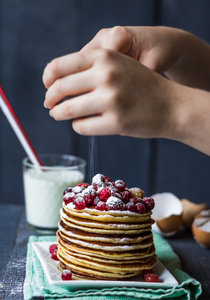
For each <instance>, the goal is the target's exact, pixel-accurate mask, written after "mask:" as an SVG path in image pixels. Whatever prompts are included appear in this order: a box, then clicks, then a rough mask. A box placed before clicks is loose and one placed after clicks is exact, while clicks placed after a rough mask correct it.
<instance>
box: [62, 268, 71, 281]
mask: <svg viewBox="0 0 210 300" xmlns="http://www.w3.org/2000/svg"><path fill="white" fill-rule="evenodd" d="M61 278H62V279H63V280H72V272H71V271H70V270H63V272H62V275H61Z"/></svg>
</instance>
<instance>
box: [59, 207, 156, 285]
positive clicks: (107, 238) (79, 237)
mask: <svg viewBox="0 0 210 300" xmlns="http://www.w3.org/2000/svg"><path fill="white" fill-rule="evenodd" d="M60 218H61V219H60V222H59V229H58V232H57V240H58V253H57V255H58V258H59V261H60V264H61V266H62V268H64V269H69V270H71V271H72V273H73V274H74V275H76V276H77V277H82V278H85V279H98V280H116V279H117V280H120V279H121V280H122V279H124V278H129V277H133V276H135V275H137V274H139V273H141V272H142V271H143V270H147V269H151V268H152V267H153V266H154V265H155V264H156V261H157V255H156V253H155V246H154V241H153V235H152V231H151V227H152V224H153V223H154V221H153V220H152V219H151V211H146V212H145V213H144V214H139V213H135V212H131V211H127V210H122V211H118V210H117V211H114V210H110V211H100V210H97V209H95V208H94V207H86V208H84V209H82V210H77V209H76V208H75V206H74V204H73V203H70V204H68V205H66V204H65V203H63V206H62V208H61V212H60Z"/></svg>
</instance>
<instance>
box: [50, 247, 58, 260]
mask: <svg viewBox="0 0 210 300" xmlns="http://www.w3.org/2000/svg"><path fill="white" fill-rule="evenodd" d="M57 251H58V250H57V249H54V250H53V251H52V253H51V254H52V259H54V260H59V259H58V257H57Z"/></svg>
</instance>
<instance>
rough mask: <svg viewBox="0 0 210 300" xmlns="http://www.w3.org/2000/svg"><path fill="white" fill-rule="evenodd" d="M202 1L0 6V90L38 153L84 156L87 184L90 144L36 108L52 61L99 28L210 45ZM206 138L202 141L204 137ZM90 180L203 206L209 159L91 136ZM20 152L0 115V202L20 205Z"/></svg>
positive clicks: (21, 0) (178, 148)
mask: <svg viewBox="0 0 210 300" xmlns="http://www.w3.org/2000/svg"><path fill="white" fill-rule="evenodd" d="M209 12H210V1H209V0H199V1H198V0H182V1H179V0H165V1H164V0H162V1H159V0H0V83H1V85H2V86H3V88H4V90H5V92H6V94H7V96H8V98H9V99H10V102H11V103H12V105H13V107H14V109H15V111H16V113H17V115H18V117H19V119H20V120H21V122H22V124H23V126H24V128H25V129H26V131H27V133H28V135H29V137H30V139H31V141H32V143H33V145H34V146H35V148H36V150H37V152H39V153H47V152H50V153H70V154H74V155H79V156H82V157H84V158H85V159H86V160H87V162H88V169H87V180H89V177H90V165H89V161H90V148H91V147H90V145H91V139H90V138H89V137H83V136H79V135H78V134H76V133H74V132H73V130H72V127H71V122H69V121H65V122H56V121H54V120H53V119H52V118H50V117H49V115H48V110H46V109H45V108H44V107H43V101H44V98H45V88H44V86H43V84H42V72H43V69H44V67H45V65H46V64H47V63H48V62H50V61H51V60H52V59H53V58H55V57H57V56H61V55H64V54H67V53H70V52H74V51H78V50H80V48H81V47H83V46H84V45H85V44H86V43H87V42H88V41H89V40H90V39H91V38H92V37H93V36H94V35H95V34H96V33H97V31H98V30H100V29H101V28H103V27H112V26H115V25H150V26H153V25H164V26H172V27H179V28H182V29H185V30H188V31H190V32H192V33H194V34H196V35H198V36H199V37H200V38H202V39H204V40H205V41H206V42H210V18H209ZM207 138H209V137H207ZM95 142H96V143H95V144H96V147H95V150H94V155H95V159H94V161H95V164H94V166H93V168H92V169H94V172H95V173H98V172H100V173H104V174H105V175H108V176H110V177H112V179H113V180H115V179H120V178H121V179H123V180H125V181H126V183H127V185H128V186H129V187H131V186H140V187H141V188H142V189H144V191H145V192H146V194H147V195H148V194H152V193H154V192H161V191H170V192H173V193H174V194H176V195H177V196H178V197H185V198H189V199H190V200H192V201H194V202H208V203H209V204H210V199H209V194H210V172H209V169H210V159H209V157H208V156H207V155H205V154H202V153H199V152H198V151H196V150H194V149H191V148H189V147H188V146H186V145H182V144H180V143H178V142H174V141H168V140H162V139H158V140H153V139H152V140H147V139H142V140H140V139H134V138H126V137H117V136H111V137H97V138H96V141H95ZM24 157H25V153H24V150H23V149H22V146H21V145H20V144H19V141H18V140H17V138H16V136H15V134H14V133H13V131H12V129H11V127H10V125H9V124H8V122H7V120H6V119H5V116H4V115H3V113H2V112H1V111H0V203H1V202H2V203H3V202H9V203H23V201H24V199H23V188H22V166H21V161H22V159H23V158H24Z"/></svg>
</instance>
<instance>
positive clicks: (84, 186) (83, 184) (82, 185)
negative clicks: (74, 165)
mask: <svg viewBox="0 0 210 300" xmlns="http://www.w3.org/2000/svg"><path fill="white" fill-rule="evenodd" d="M77 186H81V187H82V188H83V189H86V188H87V187H88V186H89V183H79V184H78V185H77Z"/></svg>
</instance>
